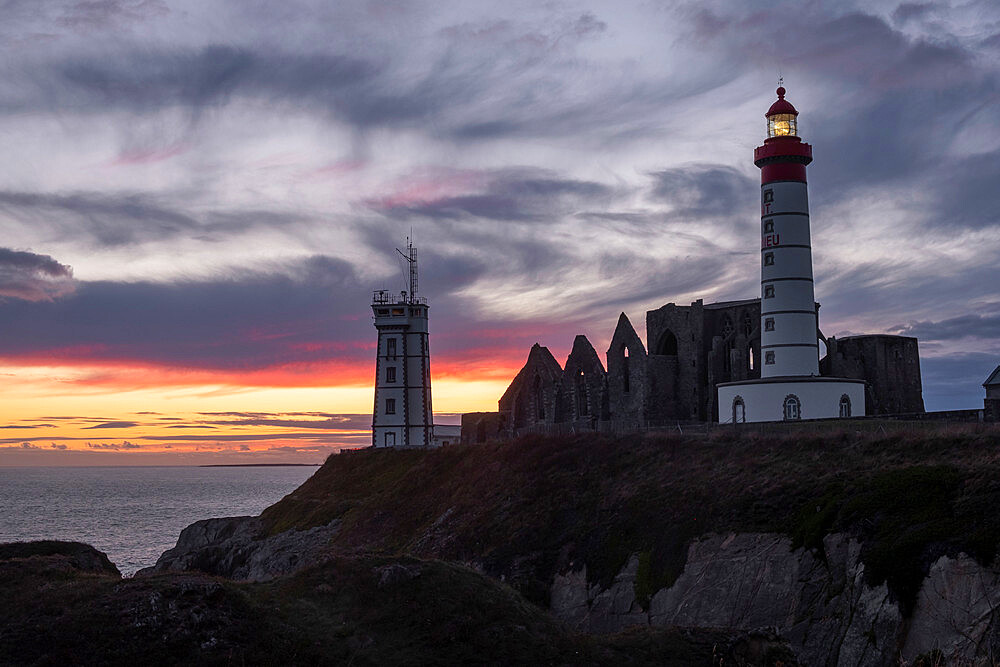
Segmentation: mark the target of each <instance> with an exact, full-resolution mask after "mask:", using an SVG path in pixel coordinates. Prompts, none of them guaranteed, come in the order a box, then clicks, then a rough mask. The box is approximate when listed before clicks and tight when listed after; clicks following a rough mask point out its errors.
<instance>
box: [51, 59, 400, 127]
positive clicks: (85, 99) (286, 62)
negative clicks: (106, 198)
mask: <svg viewBox="0 0 1000 667" xmlns="http://www.w3.org/2000/svg"><path fill="white" fill-rule="evenodd" d="M53 70H54V73H53V75H52V76H51V78H50V79H49V80H48V83H49V84H50V86H51V89H50V90H47V91H46V93H47V98H48V99H49V100H55V101H56V103H57V104H61V105H65V106H70V105H72V106H74V107H76V108H77V109H80V108H84V109H93V110H99V111H107V110H109V109H126V110H129V111H133V112H140V113H141V112H149V111H154V110H157V109H162V108H165V107H170V106H173V105H183V106H185V107H188V108H191V109H195V110H198V109H203V108H206V107H209V106H217V105H222V104H226V103H227V102H228V101H229V100H230V99H231V98H232V97H234V96H246V97H260V98H279V99H285V100H296V99H298V100H302V101H307V100H313V101H315V102H323V103H328V104H331V105H332V106H333V108H337V107H338V106H340V107H342V108H343V109H344V110H346V111H348V113H349V114H350V115H360V114H358V111H359V110H358V109H355V108H354V107H353V106H352V104H353V102H352V98H353V97H354V96H352V95H349V93H351V92H352V89H353V87H354V86H356V85H357V84H359V83H361V82H363V81H364V80H366V79H367V78H369V77H371V76H372V75H373V74H375V71H376V70H375V68H374V66H373V65H371V64H368V63H365V62H363V61H361V60H358V59H355V58H349V57H342V56H333V55H318V54H317V55H303V54H291V53H285V54H282V53H274V52H269V53H256V52H254V51H251V50H249V49H244V48H236V47H231V46H224V45H217V46H208V47H205V48H202V49H200V50H197V51H177V52H155V51H138V50H136V51H132V52H130V53H127V54H122V55H121V57H118V58H107V57H102V58H73V59H72V60H67V61H65V62H62V63H60V64H56V65H54V66H53ZM44 82H45V81H44V79H43V80H42V82H41V83H44ZM355 92H356V91H355ZM387 106H388V105H387ZM382 113H383V114H386V113H388V109H383V110H382ZM397 113H399V114H401V115H405V114H406V111H405V110H402V109H400V110H397Z"/></svg>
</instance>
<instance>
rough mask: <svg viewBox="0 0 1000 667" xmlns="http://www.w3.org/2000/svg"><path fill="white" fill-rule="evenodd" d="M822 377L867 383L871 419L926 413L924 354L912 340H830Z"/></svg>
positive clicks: (886, 338)
mask: <svg viewBox="0 0 1000 667" xmlns="http://www.w3.org/2000/svg"><path fill="white" fill-rule="evenodd" d="M820 374H822V375H829V376H833V377H844V378H853V379H857V380H864V381H865V382H866V383H867V391H866V392H865V394H866V400H865V411H866V413H867V414H869V415H886V414H899V413H908V412H923V411H924V399H923V389H922V386H921V382H920V353H919V351H918V349H917V339H916V338H910V337H908V336H887V335H871V336H851V337H849V338H842V339H839V340H838V339H837V338H834V337H830V338H829V339H827V355H826V357H824V358H823V359H822V361H821V362H820Z"/></svg>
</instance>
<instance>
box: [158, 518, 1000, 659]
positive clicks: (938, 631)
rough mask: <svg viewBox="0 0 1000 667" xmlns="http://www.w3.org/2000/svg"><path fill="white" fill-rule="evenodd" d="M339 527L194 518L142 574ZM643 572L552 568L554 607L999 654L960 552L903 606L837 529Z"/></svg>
mask: <svg viewBox="0 0 1000 667" xmlns="http://www.w3.org/2000/svg"><path fill="white" fill-rule="evenodd" d="M337 530H338V524H337V522H332V523H331V524H329V525H326V526H322V527H317V528H312V529H309V530H304V531H295V530H289V531H285V532H283V533H279V534H277V535H273V536H266V535H264V533H263V530H262V527H261V524H260V520H259V519H258V518H256V517H233V518H227V519H208V520H205V521H199V522H197V523H195V524H192V525H191V526H189V527H188V528H186V529H185V530H184V531H183V532H182V533H181V536H180V538H179V539H178V542H177V546H176V547H174V548H173V549H171V550H169V551H167V552H165V553H164V554H163V555H162V556H161V557H160V559H159V561H157V563H156V565H155V566H154V567H153V568H149V569H148V570H146V571H143V574H148V573H153V572H165V571H190V570H197V571H201V572H206V573H209V574H216V575H220V576H225V577H228V578H231V579H236V580H248V581H263V580H267V579H271V578H274V577H276V576H280V575H284V574H288V573H291V572H294V571H296V570H298V569H300V568H302V567H305V566H306V565H309V564H312V563H316V562H321V561H323V560H324V559H327V558H329V556H330V553H329V547H328V545H329V541H330V539H331V538H332V537H333V536H334V535H336V533H337ZM639 577H640V567H639V556H638V554H634V555H633V556H632V557H631V558H630V559H629V560H628V563H627V564H626V565H625V567H624V568H622V570H621V571H620V572H619V573H618V575H617V576H616V577H615V579H614V581H613V583H612V584H611V585H610V586H609V587H607V588H603V587H601V586H600V585H598V584H594V583H591V582H589V581H588V579H587V570H586V567H583V568H582V569H579V570H570V571H568V572H565V573H563V574H559V575H557V576H556V577H555V579H554V581H553V582H552V587H551V610H552V612H553V614H554V615H555V616H556V617H557V618H559V619H560V620H562V621H564V622H566V623H567V624H569V625H570V626H572V627H573V628H574V629H577V630H582V631H584V632H588V633H597V634H607V633H616V632H620V631H622V630H625V629H628V628H632V627H637V626H648V627H654V628H673V627H688V628H694V627H697V628H726V629H729V630H739V631H744V632H760V631H762V630H766V631H770V632H772V633H774V634H775V635H776V636H778V637H781V638H782V639H783V640H785V641H788V642H789V643H790V645H791V647H792V649H793V650H794V652H795V654H796V655H797V658H798V660H799V661H800V662H801V663H802V664H808V665H830V666H834V665H836V666H838V667H841V666H847V665H852V666H853V665H873V666H881V665H892V664H898V661H899V659H900V658H902V659H903V660H904V661H906V662H907V663H913V662H914V661H915V660H916V659H917V658H918V657H919V656H921V655H927V654H929V653H930V652H932V651H935V650H937V651H941V653H942V654H943V655H944V656H946V657H947V658H948V659H949V660H950V661H951V662H956V663H961V664H991V663H989V662H988V661H989V660H990V659H992V658H993V656H995V655H997V654H1000V616H998V614H1000V571H998V570H997V569H995V568H988V567H984V566H982V565H980V564H979V563H977V562H976V561H975V560H973V559H972V558H969V557H968V556H965V555H964V554H963V555H960V556H959V557H957V558H949V557H947V556H942V557H941V558H939V559H938V560H937V561H936V562H935V563H934V564H933V565H932V566H931V568H930V573H929V575H928V576H927V578H926V579H925V580H924V582H923V584H922V586H921V589H920V593H919V595H918V598H917V602H916V606H915V607H914V609H913V612H912V614H911V615H910V617H909V618H904V615H903V612H902V610H901V608H900V604H899V603H898V601H897V600H895V599H894V597H893V596H892V595H891V594H890V593H889V591H888V589H887V587H886V585H885V584H884V583H883V584H880V585H877V586H871V585H869V584H868V583H866V581H865V564H864V562H863V561H862V560H861V545H860V544H858V542H856V541H855V540H853V539H850V538H848V537H846V536H844V535H841V534H833V535H829V536H827V537H826V538H825V539H824V541H823V557H820V556H818V555H817V554H816V553H814V552H813V551H810V550H808V549H803V548H798V549H793V548H792V543H791V540H790V539H789V538H788V537H786V536H783V535H778V534H773V533H740V534H735V533H730V534H726V535H708V536H705V537H703V538H701V539H699V540H696V541H695V542H693V543H692V544H691V545H690V547H689V548H688V555H687V564H686V565H685V567H684V570H683V572H682V573H681V575H680V576H679V577H678V578H677V580H676V581H675V582H674V583H673V584H672V585H671V586H669V587H667V588H663V589H661V590H659V591H656V592H655V593H654V594H653V595H652V596H651V597H650V598H649V600H648V602H647V603H646V604H645V605H644V604H642V603H640V601H639V600H638V599H637V595H636V589H637V583H638V581H637V580H638V579H639Z"/></svg>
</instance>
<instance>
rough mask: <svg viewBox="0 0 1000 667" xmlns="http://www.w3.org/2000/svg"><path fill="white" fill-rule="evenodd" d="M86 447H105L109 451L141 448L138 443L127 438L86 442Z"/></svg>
mask: <svg viewBox="0 0 1000 667" xmlns="http://www.w3.org/2000/svg"><path fill="white" fill-rule="evenodd" d="M87 447H88V448H90V449H105V450H111V451H116V452H118V451H128V450H130V449H142V447H141V446H140V445H137V444H135V443H134V442H129V441H128V440H122V441H121V442H88V443H87Z"/></svg>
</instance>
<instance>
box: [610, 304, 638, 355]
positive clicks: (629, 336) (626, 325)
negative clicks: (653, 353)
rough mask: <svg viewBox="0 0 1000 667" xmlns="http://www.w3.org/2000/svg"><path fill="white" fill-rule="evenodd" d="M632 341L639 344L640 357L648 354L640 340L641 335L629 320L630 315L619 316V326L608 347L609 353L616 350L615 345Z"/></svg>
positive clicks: (616, 327)
mask: <svg viewBox="0 0 1000 667" xmlns="http://www.w3.org/2000/svg"><path fill="white" fill-rule="evenodd" d="M626 341H631V342H632V343H634V344H638V348H639V349H638V350H636V351H637V352H639V353H640V356H643V355H645V354H646V346H645V345H643V344H642V339H641V338H639V334H638V333H636V331H635V327H633V326H632V322H631V320H629V318H628V315H626V314H625V313H622V314H621V315H619V316H618V324H617V325H616V326H615V333H614V334H613V335H612V336H611V343H610V345H609V347H608V353H609V354H610V353H611V350H613V349H614V347H615V345H616V344H617V343H619V342H622V343H624V342H626Z"/></svg>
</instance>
